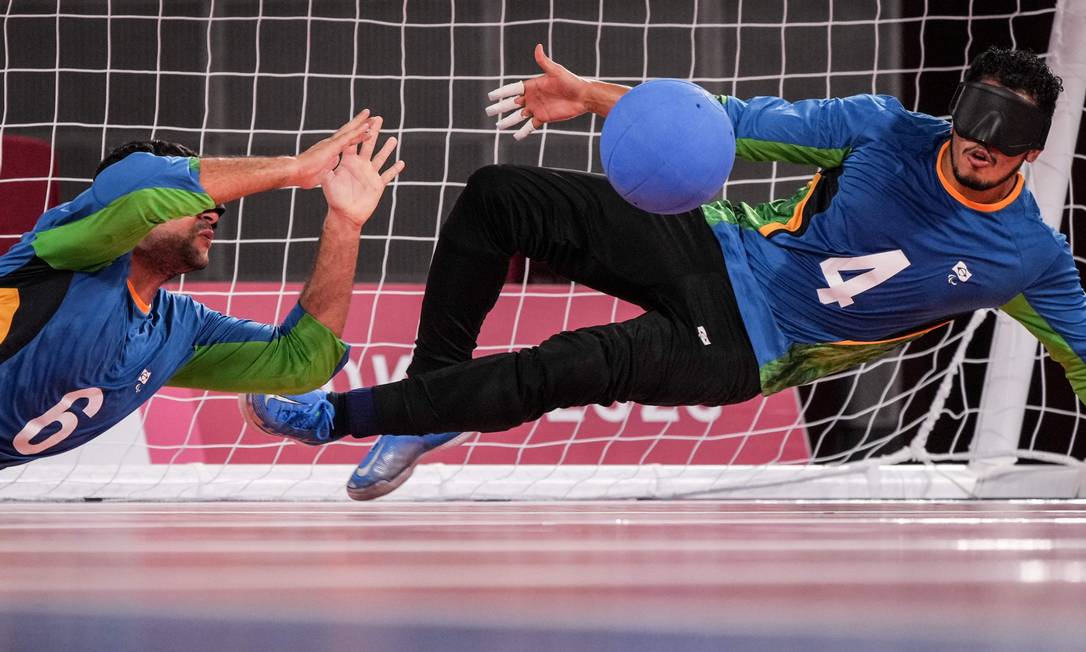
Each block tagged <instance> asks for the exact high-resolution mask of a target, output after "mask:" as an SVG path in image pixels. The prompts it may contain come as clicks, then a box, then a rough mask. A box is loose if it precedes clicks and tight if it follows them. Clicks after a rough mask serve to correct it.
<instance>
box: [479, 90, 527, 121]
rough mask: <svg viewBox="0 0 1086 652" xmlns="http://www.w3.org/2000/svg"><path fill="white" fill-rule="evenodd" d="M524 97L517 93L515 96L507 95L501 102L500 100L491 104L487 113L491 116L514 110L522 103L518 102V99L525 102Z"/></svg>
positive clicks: (487, 108)
mask: <svg viewBox="0 0 1086 652" xmlns="http://www.w3.org/2000/svg"><path fill="white" fill-rule="evenodd" d="M523 97H524V96H523V95H516V96H513V97H507V98H505V99H504V100H502V101H501V102H498V103H497V104H491V105H490V106H488V107H486V114H487V115H489V116H496V115H498V114H499V113H505V112H506V111H512V110H513V109H515V108H517V107H519V106H520V105H521V103H518V102H517V100H518V99H520V100H521V101H522V102H523Z"/></svg>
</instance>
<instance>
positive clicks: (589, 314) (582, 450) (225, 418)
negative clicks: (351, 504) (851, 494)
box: [144, 283, 809, 464]
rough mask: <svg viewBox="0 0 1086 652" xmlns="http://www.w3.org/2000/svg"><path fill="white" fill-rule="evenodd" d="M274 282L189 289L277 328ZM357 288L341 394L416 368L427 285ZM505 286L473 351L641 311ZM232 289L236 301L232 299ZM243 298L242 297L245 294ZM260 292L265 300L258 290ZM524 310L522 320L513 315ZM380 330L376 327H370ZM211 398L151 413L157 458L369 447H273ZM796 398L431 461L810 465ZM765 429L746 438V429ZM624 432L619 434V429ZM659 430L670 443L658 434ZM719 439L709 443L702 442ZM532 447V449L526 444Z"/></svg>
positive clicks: (333, 457)
mask: <svg viewBox="0 0 1086 652" xmlns="http://www.w3.org/2000/svg"><path fill="white" fill-rule="evenodd" d="M281 289H283V288H282V287H281V286H280V285H279V284H277V283H239V284H237V285H235V286H233V287H231V286H230V284H228V283H187V284H185V286H184V288H183V290H184V291H185V292H186V293H189V294H191V295H193V296H194V297H195V298H196V299H197V300H199V301H201V302H203V303H205V304H206V305H208V306H210V307H212V308H215V309H217V310H221V311H224V312H227V313H229V314H233V315H235V316H238V317H246V318H249V319H256V320H261V321H267V322H278V321H279V320H281V319H282V317H283V316H284V315H285V314H286V313H287V312H289V311H290V309H291V308H292V307H293V305H294V302H295V301H296V297H297V292H298V291H299V289H300V288H299V287H298V286H297V285H287V286H286V288H285V292H286V297H285V298H282V299H280V297H279V294H280V290H281ZM380 289H381V294H380V298H379V300H378V301H377V302H376V306H375V305H374V298H375V296H376V294H375V293H376V290H377V286H375V285H357V286H356V287H355V292H356V293H355V295H354V297H353V299H352V303H351V313H350V319H349V321H348V325H347V332H346V333H345V336H344V339H345V340H346V341H347V342H350V343H351V344H352V349H351V354H350V361H349V363H348V365H347V367H346V368H345V369H344V370H342V371H340V373H338V374H337V375H336V376H335V378H333V380H332V384H333V386H334V388H335V389H337V390H345V389H348V388H351V387H358V386H361V385H371V384H374V383H377V382H385V381H390V380H398V379H400V378H402V377H403V373H404V370H406V368H407V363H408V362H409V361H410V355H411V344H412V342H413V341H414V337H415V326H416V324H417V321H418V314H419V306H420V305H421V301H422V286H420V285H393V284H386V285H383V286H381V288H380ZM520 289H521V286H520V285H509V286H506V293H503V296H502V297H501V298H500V299H499V301H498V304H497V306H496V307H495V309H494V311H493V312H492V313H491V314H490V316H489V317H488V319H487V322H486V324H485V325H484V327H483V331H482V333H481V335H480V338H479V342H480V349H479V350H478V351H477V352H476V355H486V354H488V353H496V352H499V351H507V350H510V349H511V348H513V349H515V348H521V347H524V346H531V345H534V344H538V343H539V342H541V341H542V340H544V339H545V338H546V337H548V336H550V335H552V334H554V333H556V332H558V331H560V330H567V329H572V328H580V327H583V326H589V325H593V324H600V323H606V322H610V321H621V320H625V319H629V318H630V317H634V316H636V315H637V314H639V313H640V309H639V308H637V307H636V306H632V305H630V304H626V303H623V302H619V301H616V300H615V299H612V298H610V297H606V296H601V295H598V294H595V293H592V292H590V291H588V290H587V289H586V288H582V287H579V286H578V287H576V288H575V289H574V290H573V291H572V292H571V290H570V288H569V286H567V285H560V286H559V285H529V286H527V289H528V292H527V293H526V296H521V294H520ZM228 291H232V292H233V293H234V296H233V298H232V299H231V298H230V297H228V296H227V292H228ZM238 293H241V294H238ZM261 293H263V294H261ZM518 314H519V319H518V318H517V315H518ZM371 323H372V324H373V326H372V329H371V328H370V324H371ZM204 395H205V393H204V392H196V391H191V390H182V389H174V388H166V389H164V390H163V391H162V392H160V394H159V396H157V397H155V398H154V399H152V400H151V401H150V402H149V403H148V404H147V405H145V407H144V411H145V412H146V413H147V414H146V417H147V418H146V420H145V430H146V434H147V439H148V443H149V444H150V445H151V447H152V448H151V458H152V461H153V462H156V463H165V462H171V461H175V462H197V461H199V462H208V463H216V464H221V463H259V464H265V463H272V462H284V463H308V462H311V461H314V460H316V461H318V462H321V463H353V462H356V461H358V459H359V458H360V456H361V455H362V454H363V453H364V451H365V448H366V447H367V446H368V445H369V442H368V441H362V440H354V439H351V440H350V441H349V442H346V443H337V444H333V445H330V446H324V447H321V448H312V447H307V446H302V445H296V444H291V445H289V446H286V447H283V446H278V445H276V444H277V441H278V440H275V439H273V438H271V437H268V436H267V435H264V434H263V433H260V432H254V431H253V429H251V428H249V429H245V430H244V431H243V428H242V425H243V422H242V419H241V415H240V413H239V411H238V408H237V404H236V402H235V401H234V400H230V399H227V397H226V395H222V394H217V393H214V392H208V393H207V395H209V396H213V397H218V398H221V399H223V400H209V401H199V400H194V399H197V398H199V397H202V396H204ZM799 423H800V419H799V416H798V411H797V400H796V395H795V393H794V392H793V391H786V392H782V393H780V394H776V395H774V396H772V397H769V398H768V399H762V398H756V399H754V400H752V401H749V402H747V403H743V404H741V405H733V406H727V407H724V408H720V407H715V408H704V407H690V408H653V407H646V406H640V405H634V404H629V405H614V406H609V407H606V408H605V407H597V406H589V407H588V408H579V409H573V410H559V411H556V412H552V413H549V414H547V415H545V416H544V418H542V419H540V420H539V421H538V422H536V423H530V424H524V425H523V426H520V427H518V428H516V429H514V430H511V431H509V432H504V433H488V434H485V435H480V436H478V437H477V438H476V439H475V440H473V441H475V444H474V445H473V446H461V447H458V448H456V449H454V450H450V451H443V452H441V453H439V454H435V455H434V456H433V458H427V459H428V460H432V461H442V462H448V463H463V462H468V463H480V464H511V463H514V462H519V463H525V464H531V463H537V464H554V463H563V462H564V463H570V464H596V463H604V464H635V463H644V464H652V463H659V464H683V463H687V462H690V463H695V464H722V463H734V464H757V463H765V462H770V461H780V462H783V461H801V460H805V459H807V458H808V456H809V453H808V448H807V441H806V439H807V438H806V432H805V430H804V428H803V427H802V425H796V424H799ZM750 431H758V432H759V433H760V434H757V435H755V436H751V437H747V436H745V433H748V432H750ZM620 433H621V434H620ZM661 435H662V436H661ZM706 436H709V437H711V439H708V438H706ZM524 443H527V444H528V446H527V447H524V446H521V444H524Z"/></svg>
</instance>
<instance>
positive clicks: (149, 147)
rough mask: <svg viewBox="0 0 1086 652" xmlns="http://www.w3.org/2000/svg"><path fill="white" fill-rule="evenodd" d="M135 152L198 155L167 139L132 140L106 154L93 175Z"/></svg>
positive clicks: (160, 154)
mask: <svg viewBox="0 0 1086 652" xmlns="http://www.w3.org/2000/svg"><path fill="white" fill-rule="evenodd" d="M136 152H148V153H150V154H154V155H155V156H199V154H197V153H196V152H194V151H193V150H191V149H189V148H188V147H185V146H184V145H182V144H181V143H173V142H170V141H168V140H133V141H131V142H128V143H125V144H124V145H121V146H120V147H117V148H116V149H114V150H113V151H112V152H110V153H109V154H108V155H106V157H105V158H104V159H102V162H101V163H99V164H98V168H97V169H96V170H95V171H94V176H95V177H97V176H98V175H99V174H101V173H102V170H104V169H106V168H108V167H109V166H111V165H113V164H114V163H116V162H117V161H120V160H121V159H123V158H124V157H126V156H128V155H129V154H134V153H136Z"/></svg>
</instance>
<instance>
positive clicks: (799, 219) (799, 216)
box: [758, 172, 822, 236]
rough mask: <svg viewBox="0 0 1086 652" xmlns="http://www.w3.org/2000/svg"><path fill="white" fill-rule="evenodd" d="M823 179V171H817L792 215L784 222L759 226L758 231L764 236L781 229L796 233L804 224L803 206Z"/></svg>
mask: <svg viewBox="0 0 1086 652" xmlns="http://www.w3.org/2000/svg"><path fill="white" fill-rule="evenodd" d="M821 179H822V173H821V172H816V173H815V175H814V178H813V179H811V180H810V181H809V182H807V194H806V195H804V196H803V199H801V200H800V202H799V203H798V204H796V208H795V210H793V211H792V217H791V219H789V220H788V221H787V222H785V223H784V224H782V223H780V222H770V223H769V224H764V225H762V226H760V227H758V233H761V234H762V235H764V236H768V235H769V234H771V233H776V232H777V231H780V230H781V229H784V230H786V231H788V232H790V233H795V232H796V231H798V230H799V227H801V226H803V207H804V206H806V205H807V200H808V199H810V198H811V195H813V194H814V190H815V186H817V185H818V182H819V181H820V180H821Z"/></svg>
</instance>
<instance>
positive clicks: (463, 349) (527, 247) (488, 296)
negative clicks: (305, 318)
mask: <svg viewBox="0 0 1086 652" xmlns="http://www.w3.org/2000/svg"><path fill="white" fill-rule="evenodd" d="M518 253H520V254H524V255H525V256H527V257H528V258H530V259H532V260H537V261H545V262H546V263H547V264H548V265H549V266H550V267H551V268H552V269H553V270H555V271H556V272H558V273H560V274H562V275H564V276H566V277H568V278H570V279H572V280H574V281H576V282H578V283H581V284H584V285H586V286H588V287H591V288H594V289H596V290H599V291H601V292H605V293H607V294H609V295H612V296H615V297H618V298H620V299H623V300H625V301H629V302H631V303H634V304H637V305H638V306H641V307H642V308H644V309H645V313H644V314H643V315H641V316H639V317H636V318H634V319H630V320H629V321H625V322H621V323H616V324H607V325H603V326H593V327H590V328H582V329H579V330H575V331H568V332H563V333H558V334H557V335H554V336H553V337H551V338H549V339H547V340H546V341H544V342H543V343H542V344H540V345H539V346H536V347H532V348H527V349H523V350H521V351H518V352H516V353H503V354H498V355H489V356H486V357H481V358H476V359H472V357H471V355H472V351H473V350H474V349H475V346H476V338H477V337H478V335H479V329H480V327H481V326H482V323H483V319H484V317H485V316H486V314H487V313H488V312H489V311H490V309H491V308H492V307H493V306H494V303H495V302H496V301H497V299H498V294H499V292H500V291H501V289H502V285H503V283H504V281H505V278H506V274H507V270H508V268H509V260H510V258H511V257H512V256H513V255H514V254H518ZM361 391H363V392H369V391H372V393H371V394H369V396H366V397H365V401H364V402H358V401H353V402H352V401H351V400H348V401H347V405H348V408H349V411H350V412H352V413H351V414H348V415H347V416H348V419H347V423H345V424H344V425H345V426H346V425H347V424H348V423H349V425H350V427H351V428H352V434H354V435H356V436H367V435H373V434H384V433H392V434H397V433H398V434H424V433H431V432H446V431H469V430H470V431H474V430H479V431H483V432H486V431H497V430H504V429H508V428H511V427H514V426H517V425H519V424H521V423H524V422H526V421H531V420H534V419H537V418H539V417H540V416H542V415H543V414H544V413H546V412H548V411H550V410H553V409H555V408H561V407H571V406H578V405H589V404H593V403H598V404H602V405H610V404H611V403H613V402H615V401H635V402H638V403H642V404H648V405H697V404H702V405H723V404H728V403H737V402H740V401H744V400H746V399H749V398H751V397H752V396H754V395H756V394H757V393H758V392H759V382H758V364H757V361H756V360H755V357H754V352H753V350H752V348H751V345H750V341H749V339H748V338H747V334H746V331H745V329H744V327H743V323H742V320H741V318H740V316H739V310H738V307H737V305H736V300H735V296H734V293H733V291H732V287H731V283H730V282H729V280H728V276H727V272H726V270H725V267H724V259H723V255H722V253H721V251H720V245H719V244H718V243H717V240H716V238H715V237H714V236H713V233H712V231H711V230H710V229H709V226H708V225H707V224H706V223H705V219H704V218H703V217H702V214H701V211H700V210H695V211H691V212H689V213H684V214H681V215H655V214H652V213H646V212H644V211H640V210H638V209H637V208H635V207H633V206H631V205H630V204H628V203H627V202H626V201H624V200H623V199H622V198H621V197H620V196H619V195H618V194H617V193H616V192H615V191H614V190H613V189H612V188H611V185H610V184H609V183H608V182H607V180H606V178H604V177H602V176H598V175H591V174H585V173H580V172H569V171H560V170H550V169H545V168H534V167H520V166H510V165H492V166H487V167H484V168H482V169H480V170H478V171H477V172H475V173H474V174H473V175H472V176H471V178H470V179H469V180H468V183H467V186H466V187H465V188H464V191H463V193H462V194H461V195H460V198H459V199H458V200H457V202H456V205H455V206H454V208H453V209H452V212H451V213H450V214H449V218H448V220H447V221H446V223H445V225H444V226H443V227H442V229H441V233H440V236H439V238H438V242H437V248H436V250H435V252H434V259H433V262H432V264H431V266H430V272H429V276H428V278H427V281H426V292H425V295H424V298H423V302H422V314H421V317H420V321H419V331H418V340H417V341H416V348H415V354H414V358H413V360H412V362H411V365H410V367H409V369H408V378H407V379H406V380H402V381H399V382H394V383H388V384H385V385H379V386H376V387H373V388H370V389H369V390H361ZM351 394H354V393H351ZM351 394H348V395H346V396H344V398H346V399H351V398H352V396H351ZM358 398H363V397H361V396H359V397H358ZM363 403H365V404H367V407H366V410H364V412H366V414H361V413H359V410H357V409H355V408H353V407H351V406H352V405H362V404H363Z"/></svg>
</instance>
